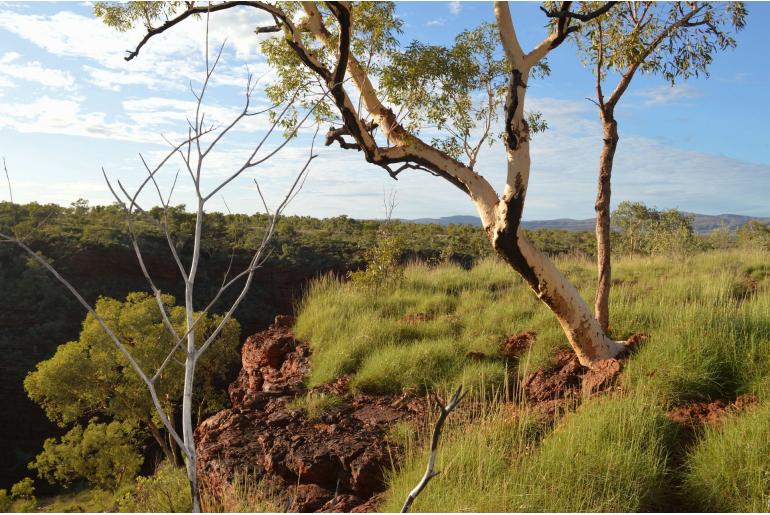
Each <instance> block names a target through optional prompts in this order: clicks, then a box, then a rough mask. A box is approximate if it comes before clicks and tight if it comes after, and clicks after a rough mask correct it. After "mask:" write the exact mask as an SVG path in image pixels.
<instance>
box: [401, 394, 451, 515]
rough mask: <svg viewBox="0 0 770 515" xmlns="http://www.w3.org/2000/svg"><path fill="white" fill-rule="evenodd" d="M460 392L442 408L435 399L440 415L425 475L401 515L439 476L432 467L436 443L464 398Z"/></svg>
mask: <svg viewBox="0 0 770 515" xmlns="http://www.w3.org/2000/svg"><path fill="white" fill-rule="evenodd" d="M462 391H463V387H462V385H460V386H459V387H458V388H457V391H456V392H455V394H454V395H453V396H452V399H451V400H450V401H449V403H448V404H447V405H446V406H444V404H443V403H442V402H441V401H439V399H438V398H436V404H437V405H438V407H439V409H440V410H441V414H440V415H439V417H438V420H437V421H436V425H435V427H434V428H433V437H432V438H431V442H430V456H429V457H428V466H427V467H426V469H425V474H424V475H423V476H422V479H420V482H419V483H417V486H415V487H414V489H413V490H412V491H411V492H409V495H408V496H407V497H406V501H405V502H404V506H403V507H402V508H401V513H407V512H408V511H409V509H410V508H411V507H412V503H414V500H415V499H416V498H417V496H418V495H420V493H421V492H422V491H423V490H424V489H425V487H426V486H428V483H429V482H430V480H431V479H433V478H434V477H436V476H437V475H438V474H439V473H438V472H436V470H435V469H434V468H433V467H434V466H435V464H436V454H437V452H438V442H439V439H440V438H441V430H442V429H443V428H444V422H446V419H447V417H448V416H449V414H450V413H452V411H454V409H455V408H456V407H457V405H458V404H460V401H461V400H462V399H463V397H465V394H464V393H462Z"/></svg>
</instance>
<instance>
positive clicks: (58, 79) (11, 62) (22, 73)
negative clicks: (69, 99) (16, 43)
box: [0, 52, 75, 90]
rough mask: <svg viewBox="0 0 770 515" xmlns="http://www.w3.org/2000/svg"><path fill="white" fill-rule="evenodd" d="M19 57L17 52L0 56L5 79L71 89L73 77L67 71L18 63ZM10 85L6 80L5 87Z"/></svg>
mask: <svg viewBox="0 0 770 515" xmlns="http://www.w3.org/2000/svg"><path fill="white" fill-rule="evenodd" d="M20 58H21V55H20V54H19V53H17V52H6V53H4V54H3V55H2V56H0V66H2V69H3V73H4V74H5V76H6V77H12V78H14V79H21V80H24V81H28V82H36V83H38V84H41V85H43V86H47V87H51V88H57V89H67V90H69V89H73V88H74V87H75V77H73V76H72V74H71V73H70V72H68V71H64V70H57V69H55V68H46V67H44V66H43V65H42V64H40V63H39V62H38V61H29V62H26V63H20V62H18V61H19V59H20ZM11 84H12V83H11V82H10V81H8V80H7V79H6V84H5V85H6V86H10V85H11Z"/></svg>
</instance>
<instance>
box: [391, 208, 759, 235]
mask: <svg viewBox="0 0 770 515" xmlns="http://www.w3.org/2000/svg"><path fill="white" fill-rule="evenodd" d="M688 214H690V215H692V216H693V217H694V218H695V219H694V220H693V229H694V230H695V232H697V233H699V234H706V233H709V232H711V231H713V230H714V229H716V228H717V227H720V226H721V225H722V223H725V224H727V227H728V228H729V229H730V230H731V231H734V230H735V229H737V228H738V227H740V226H742V225H744V224H746V223H748V222H749V220H759V221H761V222H765V223H770V218H759V217H755V216H744V215H731V214H723V215H702V214H699V213H688ZM401 221H402V222H407V223H415V224H439V225H451V224H464V225H475V226H478V227H481V220H480V219H479V217H477V216H467V215H456V216H443V217H441V218H417V219H415V220H401ZM594 223H595V222H594V219H593V218H585V219H582V220H576V219H574V218H556V219H553V220H524V221H523V222H522V225H523V226H524V228H525V229H529V230H535V229H562V230H565V231H593V230H594Z"/></svg>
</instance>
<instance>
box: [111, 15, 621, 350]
mask: <svg viewBox="0 0 770 515" xmlns="http://www.w3.org/2000/svg"><path fill="white" fill-rule="evenodd" d="M613 5H614V3H613V2H609V3H607V4H604V5H602V6H600V7H598V8H597V9H595V10H594V11H591V12H584V13H578V12H574V11H572V10H571V7H572V3H571V2H563V3H561V4H560V5H559V6H558V8H556V9H555V11H553V12H551V13H549V16H551V17H552V18H553V19H555V20H556V21H555V23H553V25H552V26H551V28H550V31H549V33H548V34H547V35H546V36H545V37H544V38H543V40H542V41H541V42H540V43H538V44H537V45H535V46H534V48H532V49H530V50H528V51H525V50H524V49H523V48H522V46H521V44H520V42H519V39H518V37H517V35H516V31H515V29H514V25H513V20H512V19H511V13H510V11H509V8H508V4H507V2H495V4H494V15H495V20H496V21H495V25H496V28H497V32H496V38H499V41H500V42H501V45H502V49H503V52H502V53H503V55H504V59H505V64H504V66H503V67H502V68H503V69H504V77H505V80H504V82H502V84H501V85H498V83H497V82H494V81H492V80H491V79H490V77H496V76H497V75H496V74H495V73H494V70H493V73H489V74H487V77H486V78H485V77H484V76H483V74H482V73H481V70H482V68H483V66H482V67H479V68H474V67H473V66H471V67H461V68H462V69H463V71H462V72H461V73H459V74H454V73H449V74H444V73H443V72H442V71H441V70H437V71H436V72H434V73H428V74H427V79H429V80H431V81H434V80H446V81H447V82H446V84H445V85H443V86H442V87H441V88H436V89H438V90H432V89H431V88H427V89H426V88H425V87H424V86H422V84H424V81H422V82H421V80H414V81H412V74H411V73H407V72H409V70H407V69H405V68H404V64H403V63H402V64H401V66H399V62H400V61H399V59H401V58H402V57H403V56H402V55H401V54H403V53H404V52H405V51H402V50H401V49H400V48H399V47H398V42H397V37H396V36H397V34H398V31H399V30H400V27H401V22H400V20H399V18H397V17H396V16H394V12H393V10H394V7H393V5H392V4H382V3H361V4H350V3H347V2H328V3H325V4H318V3H316V2H301V3H279V4H274V3H266V2H259V1H232V2H210V3H205V4H203V3H200V4H198V3H196V2H185V3H184V4H182V3H179V4H176V6H177V10H176V11H175V12H174V13H173V14H169V13H161V12H158V8H157V7H153V6H148V7H143V4H138V3H136V4H128V6H121V5H119V4H117V5H115V4H110V5H107V6H102V7H98V9H99V10H98V11H97V14H99V13H101V14H102V16H103V17H104V19H105V21H106V22H107V23H108V24H111V25H113V26H115V27H116V28H122V29H125V28H127V27H130V26H133V25H136V24H144V25H145V27H146V29H147V32H146V34H145V36H144V37H143V38H142V40H141V41H140V42H139V43H138V45H137V46H136V48H134V49H133V50H131V51H129V52H128V55H127V57H126V59H127V60H131V59H134V58H136V57H137V56H138V55H139V53H140V52H141V49H142V48H143V47H144V45H147V44H148V43H149V42H150V41H151V40H152V38H153V37H154V36H156V35H158V34H161V33H164V32H166V31H168V30H171V29H173V28H174V27H176V26H178V25H179V24H180V23H182V22H184V21H185V20H188V19H191V18H192V17H194V16H196V15H202V14H206V13H212V15H213V13H216V12H221V11H225V10H228V9H235V8H244V7H246V8H252V9H256V10H258V11H260V12H261V13H263V14H264V15H266V17H267V18H269V19H270V21H269V22H268V24H267V25H265V26H261V27H257V28H256V30H255V32H256V33H257V34H266V33H276V34H277V37H269V36H268V37H267V39H265V40H264V42H263V43H262V50H263V52H264V53H265V55H266V56H267V60H268V63H269V64H271V65H272V66H273V67H274V68H275V70H276V76H277V81H276V82H275V83H274V84H273V85H272V86H271V87H270V88H269V89H268V94H269V95H271V97H272V98H273V99H274V100H275V99H280V98H285V96H286V94H287V93H288V92H290V91H296V90H300V91H301V93H302V97H301V99H300V103H299V104H300V105H302V103H303V102H306V103H309V102H318V107H317V108H316V110H315V112H316V113H317V115H318V117H319V119H321V120H324V121H326V122H328V123H330V124H331V127H330V129H329V130H328V132H327V134H326V144H327V145H334V144H336V145H339V146H340V147H341V148H342V149H345V150H349V151H356V152H359V153H360V154H361V155H362V157H363V159H365V160H366V161H367V162H369V163H371V164H373V165H376V166H379V167H380V168H382V169H383V170H385V171H386V172H387V173H388V174H389V175H390V176H391V177H393V178H397V177H398V175H399V174H401V173H404V172H406V171H420V172H425V173H429V174H431V175H434V176H436V177H438V178H441V179H443V180H445V181H447V182H449V183H450V184H452V185H453V186H455V187H457V188H458V189H459V190H460V191H462V192H463V193H465V194H466V195H468V197H470V199H471V201H472V202H473V204H474V206H475V207H476V210H477V211H478V213H479V215H480V217H481V221H482V224H483V227H484V231H485V233H486V236H487V238H488V240H489V242H490V244H491V245H492V247H493V248H494V249H495V251H496V252H497V253H498V254H499V255H500V256H501V257H502V258H503V259H504V260H505V261H506V262H507V263H509V264H510V266H511V267H512V268H513V269H514V270H515V271H516V272H517V273H518V274H519V275H521V277H523V279H524V280H525V281H526V283H527V284H528V285H529V286H530V287H531V289H532V290H533V291H534V293H535V294H536V295H537V297H538V298H539V299H540V300H542V301H543V302H544V303H545V304H546V305H547V306H548V307H549V308H550V310H551V311H552V312H553V314H554V315H555V316H556V318H557V320H558V321H559V323H560V324H561V326H562V328H563V330H564V333H565V335H566V337H567V339H568V340H569V342H570V344H571V346H572V348H573V349H574V350H575V353H576V354H577V356H578V358H579V360H580V362H581V363H583V364H585V365H592V364H593V363H595V362H596V361H597V360H602V359H606V358H610V357H613V356H615V355H617V354H618V353H619V352H621V351H622V350H623V348H624V346H623V342H616V341H613V340H611V339H610V338H609V337H608V336H607V335H606V334H605V332H604V331H603V330H602V328H601V325H600V324H599V323H598V321H597V320H596V318H595V317H594V316H593V313H592V311H591V310H590V309H589V308H588V306H587V304H586V303H585V301H584V300H583V299H582V298H581V296H580V294H579V292H578V291H577V289H576V288H575V287H574V286H573V285H572V284H571V283H570V282H569V281H568V280H567V279H566V277H565V276H564V275H563V274H562V273H561V272H559V270H558V269H557V268H556V266H555V265H554V264H553V262H552V261H551V260H549V259H548V257H547V256H545V255H544V254H543V253H541V252H540V251H538V250H537V249H536V248H535V247H534V245H533V244H532V243H531V242H530V241H529V239H527V237H526V236H525V234H524V233H523V230H522V229H521V216H522V211H523V209H524V201H525V197H526V193H527V187H528V184H529V174H530V164H531V163H530V139H531V135H532V129H533V128H532V127H531V126H530V125H531V124H530V120H528V116H527V114H526V113H525V97H526V92H527V85H528V83H529V80H530V78H531V76H532V75H533V74H534V73H537V72H538V71H540V70H542V68H543V63H544V59H545V58H546V57H547V56H548V54H549V53H550V52H551V51H553V50H554V49H556V48H557V47H559V46H560V45H561V44H562V43H563V42H564V41H565V40H566V39H567V37H568V36H569V35H570V34H572V33H573V32H575V31H577V30H579V28H580V24H581V23H584V22H586V21H589V20H591V19H593V18H595V17H596V16H599V15H601V14H603V13H605V12H607V11H609V10H610V9H611V8H612V7H613ZM107 7H109V8H110V11H108V10H107ZM487 34H488V37H492V33H489V32H487ZM263 37H264V36H263ZM459 43H461V44H462V43H463V41H460V42H459ZM455 46H457V44H456V45H455ZM472 47H473V45H471V47H470V48H469V47H468V46H461V47H460V48H459V49H458V50H457V52H458V53H460V54H465V55H467V54H468V53H469V52H472V51H474V50H473V48H472ZM408 51H409V49H408V48H407V49H406V52H408ZM420 52H421V50H420ZM492 57H493V58H494V56H492ZM480 62H481V63H482V64H483V63H484V58H483V57H482V59H480ZM428 64H429V63H428ZM393 67H396V68H397V69H395V70H394V69H393ZM398 68H400V69H398ZM423 71H424V70H423V69H422V68H420V67H412V72H414V74H415V75H416V76H418V77H419V76H421V75H422V74H423ZM398 72H403V73H405V74H407V77H405V79H404V80H407V79H408V80H409V82H410V83H411V82H413V83H414V84H416V87H418V88H420V89H419V91H413V88H411V89H410V88H409V87H408V84H406V83H405V82H403V81H402V80H398V77H396V74H397V73H398ZM437 75H438V77H439V78H438V79H437V78H436V76H437ZM465 75H468V76H465ZM389 77H392V78H394V80H393V81H388V78H389ZM485 81H486V82H488V83H489V85H490V87H492V88H495V87H498V88H501V89H500V91H499V92H500V93H503V92H504V93H505V95H504V98H505V102H504V105H503V106H502V110H501V113H500V115H501V120H502V125H503V131H502V134H501V139H502V142H503V145H504V147H505V154H506V159H507V167H506V180H505V184H504V185H503V189H502V193H501V194H500V193H498V192H497V191H496V190H495V189H494V188H493V186H492V185H491V184H490V182H489V181H488V180H487V179H485V178H484V177H483V176H482V175H481V174H479V173H478V172H477V171H476V170H475V169H474V167H473V166H472V165H473V163H472V162H471V156H472V153H473V149H474V148H475V145H476V144H477V143H471V144H469V145H468V149H470V152H471V156H469V154H468V152H466V151H465V146H464V145H463V141H464V139H465V136H464V135H465V134H466V133H467V134H471V133H472V132H471V131H466V127H464V126H463V124H464V123H474V119H475V116H470V117H469V116H467V114H465V113H463V112H462V111H463V108H462V107H460V108H458V107H457V106H456V105H455V104H454V102H455V99H454V98H451V97H450V96H448V95H445V93H447V92H446V91H444V89H445V88H451V89H453V90H454V92H453V93H454V95H455V96H456V98H457V100H460V101H462V102H467V101H468V100H471V101H472V100H473V99H474V98H476V97H477V95H478V94H479V93H482V92H483V90H484V88H485V87H486V86H485ZM401 87H404V88H406V90H405V91H399V90H398V88H401ZM324 95H326V96H325V97H324ZM419 95H422V97H420V96H419ZM482 96H483V93H482ZM319 99H320V100H319ZM401 102H403V104H401ZM399 104H401V105H399ZM412 106H415V107H412ZM460 106H462V103H461V104H460ZM442 110H443V111H446V112H445V113H441V112H439V111H442ZM429 120H434V122H435V121H437V122H440V123H435V125H436V126H435V127H432V129H433V130H435V131H439V132H440V131H441V130H442V129H443V130H444V134H443V135H442V136H439V137H433V138H432V139H431V140H430V141H427V140H426V139H425V138H424V137H423V136H424V134H423V133H421V131H420V130H419V129H420V128H421V127H425V126H427V125H429V123H428V122H429ZM476 121H481V122H482V123H481V125H480V126H481V127H483V126H484V123H483V122H484V114H482V116H481V120H476ZM477 127H478V125H474V128H477ZM482 133H483V129H482ZM463 155H464V156H465V158H463Z"/></svg>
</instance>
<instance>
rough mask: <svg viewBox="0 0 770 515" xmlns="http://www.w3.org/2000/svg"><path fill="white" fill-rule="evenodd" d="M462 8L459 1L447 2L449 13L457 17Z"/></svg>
mask: <svg viewBox="0 0 770 515" xmlns="http://www.w3.org/2000/svg"><path fill="white" fill-rule="evenodd" d="M462 8H463V6H462V4H461V3H460V2H459V0H455V1H454V2H449V12H450V13H452V14H454V15H455V16H457V15H458V14H460V10H461V9H462Z"/></svg>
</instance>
